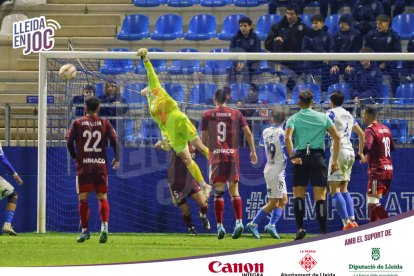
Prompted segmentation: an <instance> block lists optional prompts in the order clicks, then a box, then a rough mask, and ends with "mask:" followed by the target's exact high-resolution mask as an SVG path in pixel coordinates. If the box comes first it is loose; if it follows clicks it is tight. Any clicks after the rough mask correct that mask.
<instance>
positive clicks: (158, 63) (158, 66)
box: [134, 48, 167, 75]
mask: <svg viewBox="0 0 414 276" xmlns="http://www.w3.org/2000/svg"><path fill="white" fill-rule="evenodd" d="M148 52H164V50H163V49H160V48H148ZM151 63H152V66H153V67H154V71H155V73H157V74H158V73H161V72H165V71H166V70H167V61H166V60H164V59H153V60H151ZM134 73H135V74H141V75H146V74H147V70H146V69H145V67H144V64H143V62H142V60H138V64H137V67H136V68H135V70H134Z"/></svg>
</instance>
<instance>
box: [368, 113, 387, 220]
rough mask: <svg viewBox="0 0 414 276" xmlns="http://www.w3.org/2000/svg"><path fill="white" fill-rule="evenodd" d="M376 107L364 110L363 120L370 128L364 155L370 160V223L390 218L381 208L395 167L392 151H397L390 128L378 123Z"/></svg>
mask: <svg viewBox="0 0 414 276" xmlns="http://www.w3.org/2000/svg"><path fill="white" fill-rule="evenodd" d="M377 116H378V110H377V108H376V107H373V106H367V107H365V108H364V113H363V119H364V122H365V124H366V125H368V127H367V128H366V129H365V144H364V150H363V153H364V155H366V157H367V160H368V192H367V201H368V207H369V209H370V215H369V219H370V222H373V221H376V220H380V219H384V218H387V217H388V213H387V211H386V210H385V209H384V208H383V207H382V206H381V203H380V199H381V198H382V195H384V194H386V193H388V191H389V188H390V185H391V180H392V175H393V167H392V160H391V151H394V150H395V145H394V140H393V139H392V135H391V131H390V129H389V128H388V127H386V126H384V125H383V124H381V123H379V122H378V121H377Z"/></svg>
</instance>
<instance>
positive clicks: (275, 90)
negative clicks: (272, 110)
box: [259, 83, 286, 104]
mask: <svg viewBox="0 0 414 276" xmlns="http://www.w3.org/2000/svg"><path fill="white" fill-rule="evenodd" d="M259 101H260V102H263V103H278V104H286V86H285V85H284V84H281V83H267V84H264V85H262V86H261V87H260V91H259Z"/></svg>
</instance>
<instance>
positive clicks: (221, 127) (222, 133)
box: [217, 122, 226, 143]
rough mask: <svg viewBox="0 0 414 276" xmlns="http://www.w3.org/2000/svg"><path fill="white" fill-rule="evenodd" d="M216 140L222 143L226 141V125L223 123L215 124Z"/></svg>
mask: <svg viewBox="0 0 414 276" xmlns="http://www.w3.org/2000/svg"><path fill="white" fill-rule="evenodd" d="M217 140H218V141H219V142H222V143H223V142H224V141H226V123H224V122H219V123H218V124H217Z"/></svg>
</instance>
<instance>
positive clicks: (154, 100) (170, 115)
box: [137, 48, 211, 200]
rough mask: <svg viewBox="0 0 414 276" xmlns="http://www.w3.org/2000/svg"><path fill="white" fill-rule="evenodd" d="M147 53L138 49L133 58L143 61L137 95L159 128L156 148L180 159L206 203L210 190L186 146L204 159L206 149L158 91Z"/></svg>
mask: <svg viewBox="0 0 414 276" xmlns="http://www.w3.org/2000/svg"><path fill="white" fill-rule="evenodd" d="M147 53H148V50H147V49H146V48H141V49H139V50H138V53H137V55H138V56H140V57H141V59H142V60H143V62H144V66H145V68H146V69H147V74H148V86H147V87H146V88H144V89H143V90H142V91H141V95H142V96H144V97H147V100H148V106H149V111H150V115H151V117H152V118H153V119H154V121H155V122H156V123H157V125H158V127H159V128H160V130H161V134H162V137H163V139H162V141H158V142H157V144H156V146H159V147H161V148H162V149H164V150H167V151H168V150H169V147H170V145H171V147H172V148H173V149H174V151H175V152H176V153H177V154H178V155H179V156H180V157H181V159H182V161H183V162H184V164H185V165H186V167H187V169H188V171H189V172H190V174H191V175H192V176H193V178H194V179H195V180H196V181H197V182H198V184H199V185H200V186H201V188H202V189H203V191H204V193H205V194H206V200H208V197H209V195H210V192H211V186H210V185H208V184H207V183H206V182H205V181H204V178H203V175H202V174H201V171H200V168H199V167H198V165H197V164H196V163H195V162H194V161H193V159H192V158H191V154H190V151H189V149H188V142H190V143H191V144H192V145H193V146H194V147H195V148H196V149H197V150H198V151H199V152H201V153H202V154H203V155H204V156H206V157H207V158H208V148H207V147H206V146H205V145H204V144H203V142H201V139H200V137H199V136H198V133H197V129H196V128H195V127H194V125H193V124H192V123H191V122H190V120H189V119H188V117H187V115H185V114H184V113H182V112H181V111H180V110H179V109H178V105H177V102H176V101H175V100H174V99H173V98H172V97H171V96H170V95H169V94H168V93H167V91H165V89H164V88H162V87H161V84H160V81H159V80H158V77H157V74H156V73H155V71H154V68H153V67H152V64H151V62H150V60H149V59H148V57H147Z"/></svg>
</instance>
